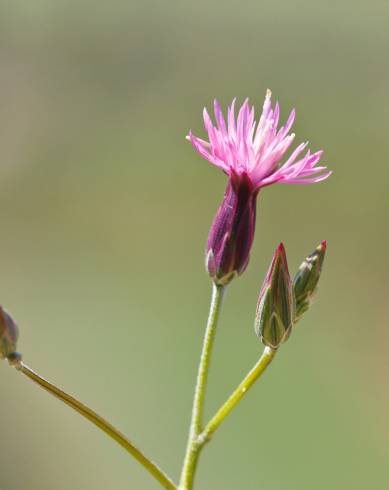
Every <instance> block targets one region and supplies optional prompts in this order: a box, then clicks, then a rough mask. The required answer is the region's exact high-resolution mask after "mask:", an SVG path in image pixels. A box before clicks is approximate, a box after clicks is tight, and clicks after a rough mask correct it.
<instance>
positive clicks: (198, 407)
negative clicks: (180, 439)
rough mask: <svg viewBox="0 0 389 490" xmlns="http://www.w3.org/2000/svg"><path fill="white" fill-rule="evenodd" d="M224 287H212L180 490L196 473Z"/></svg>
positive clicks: (186, 488) (186, 489)
mask: <svg viewBox="0 0 389 490" xmlns="http://www.w3.org/2000/svg"><path fill="white" fill-rule="evenodd" d="M223 293H224V287H223V286H217V285H216V284H214V285H213V290H212V301H211V306H210V310H209V316H208V323H207V328H206V331H205V336H204V342H203V348H202V352H201V358H200V364H199V369H198V374H197V382H196V388H195V394H194V400H193V408H192V419H191V423H190V430H189V438H188V444H187V448H186V454H185V459H184V464H183V468H182V473H181V480H180V486H179V488H180V490H191V489H192V487H193V480H194V476H195V472H196V467H197V462H198V457H199V452H200V449H201V446H200V445H199V443H198V436H199V435H200V433H201V431H202V419H203V411H204V397H205V390H206V386H207V381H208V373H209V364H210V359H211V353H212V347H213V341H214V337H215V331H216V325H217V320H218V318H219V313H220V308H221V303H222V299H223Z"/></svg>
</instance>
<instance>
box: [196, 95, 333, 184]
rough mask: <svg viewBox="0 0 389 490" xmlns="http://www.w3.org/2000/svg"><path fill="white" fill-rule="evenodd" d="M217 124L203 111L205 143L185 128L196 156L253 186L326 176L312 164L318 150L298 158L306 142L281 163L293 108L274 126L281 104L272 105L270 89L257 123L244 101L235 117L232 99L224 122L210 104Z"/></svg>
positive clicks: (290, 139)
mask: <svg viewBox="0 0 389 490" xmlns="http://www.w3.org/2000/svg"><path fill="white" fill-rule="evenodd" d="M214 108H215V119H216V126H214V125H213V123H212V121H211V118H210V117H209V115H208V112H207V110H206V109H204V114H203V115H204V125H205V129H206V130H207V132H208V138H209V142H207V141H204V140H202V139H200V138H197V137H196V136H194V135H193V133H192V132H189V135H188V139H189V141H190V142H191V143H192V145H193V146H194V148H195V149H196V150H197V151H198V153H200V155H201V156H202V157H203V158H205V159H206V160H208V161H209V162H211V163H213V164H214V165H216V166H217V167H219V168H221V169H222V170H223V171H224V172H225V173H226V174H227V175H228V176H230V177H231V176H232V175H233V174H236V175H238V176H240V175H247V176H248V177H249V179H250V181H251V182H252V185H253V186H254V187H255V188H256V189H257V190H258V189H260V188H261V187H265V186H268V185H270V184H274V183H276V182H280V183H287V184H311V183H314V182H320V181H321V180H325V179H326V178H327V177H329V176H330V175H331V172H330V171H326V167H316V164H317V163H318V162H319V160H320V157H321V154H322V151H317V152H315V153H311V152H310V151H309V150H307V152H306V153H305V154H304V155H303V156H302V152H303V151H304V150H305V149H306V147H307V145H308V143H301V144H300V145H299V146H297V148H296V149H295V150H294V151H293V152H292V153H291V155H290V156H289V158H288V159H287V160H286V161H285V162H284V163H283V164H281V163H280V162H281V160H282V159H283V158H284V156H285V154H286V152H287V151H288V149H289V147H290V145H291V144H292V142H293V140H294V137H295V135H294V134H293V133H292V134H288V133H289V131H290V129H291V127H292V125H293V122H294V118H295V111H294V110H292V112H291V113H290V115H289V118H288V120H287V122H286V124H285V126H282V127H281V128H279V129H278V122H279V117H280V107H279V104H278V102H277V103H276V104H275V107H274V109H273V108H272V105H271V92H270V90H268V91H267V94H266V97H265V102H264V104H263V110H262V115H261V117H260V119H259V122H258V124H257V123H256V121H255V120H254V117H255V115H254V107H250V105H249V101H248V99H246V100H245V102H244V103H243V105H242V107H241V108H240V110H239V114H238V117H237V119H235V99H234V100H233V101H232V104H231V106H230V107H229V108H228V115H227V123H226V121H225V119H224V116H223V114H222V111H221V108H220V105H219V103H218V101H217V100H215V102H214Z"/></svg>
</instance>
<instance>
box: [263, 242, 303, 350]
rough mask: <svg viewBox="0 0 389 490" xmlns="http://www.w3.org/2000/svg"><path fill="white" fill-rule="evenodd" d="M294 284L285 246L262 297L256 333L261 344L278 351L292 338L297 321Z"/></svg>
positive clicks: (276, 261)
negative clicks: (281, 345) (294, 322)
mask: <svg viewBox="0 0 389 490" xmlns="http://www.w3.org/2000/svg"><path fill="white" fill-rule="evenodd" d="M294 309H295V304H294V295H293V286H292V281H291V278H290V275H289V271H288V263H287V260H286V254H285V249H284V246H283V244H282V243H281V244H280V245H279V247H278V248H277V250H276V251H275V253H274V256H273V260H272V263H271V265H270V268H269V270H268V273H267V275H266V278H265V281H264V283H263V285H262V289H261V292H260V293H259V299H258V305H257V313H256V318H255V332H256V334H257V335H258V337H259V338H260V339H261V342H262V343H263V344H265V345H266V346H268V347H271V348H272V349H277V348H278V347H279V346H280V344H281V343H282V342H285V340H287V338H288V337H289V335H290V332H291V328H292V324H293V318H294Z"/></svg>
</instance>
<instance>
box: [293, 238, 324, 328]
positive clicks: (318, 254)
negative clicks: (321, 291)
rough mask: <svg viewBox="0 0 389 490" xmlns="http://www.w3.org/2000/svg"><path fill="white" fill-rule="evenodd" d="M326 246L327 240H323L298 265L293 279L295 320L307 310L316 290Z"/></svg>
mask: <svg viewBox="0 0 389 490" xmlns="http://www.w3.org/2000/svg"><path fill="white" fill-rule="evenodd" d="M326 248H327V242H326V241H325V240H324V241H323V242H321V244H320V245H319V246H318V247H317V248H316V249H315V250H314V251H313V252H312V253H311V254H310V255H308V257H307V258H306V259H305V260H304V262H303V263H302V264H301V265H300V267H299V270H298V272H297V274H296V276H295V278H294V280H293V289H294V295H295V298H296V315H295V321H297V320H300V318H301V316H302V315H303V314H304V313H305V312H306V311H307V310H308V308H309V307H310V305H311V302H312V298H313V296H314V294H315V293H316V291H317V286H318V282H319V279H320V274H321V270H322V266H323V261H324V256H325V253H326Z"/></svg>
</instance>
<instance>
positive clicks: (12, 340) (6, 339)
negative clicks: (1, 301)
mask: <svg viewBox="0 0 389 490" xmlns="http://www.w3.org/2000/svg"><path fill="white" fill-rule="evenodd" d="M18 336H19V332H18V327H17V325H16V323H15V322H14V321H13V319H12V317H11V316H10V315H9V314H8V313H7V312H6V311H5V310H4V308H3V307H2V306H0V359H13V358H15V357H18V356H20V354H18V353H17V352H16V343H17V340H18Z"/></svg>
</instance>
